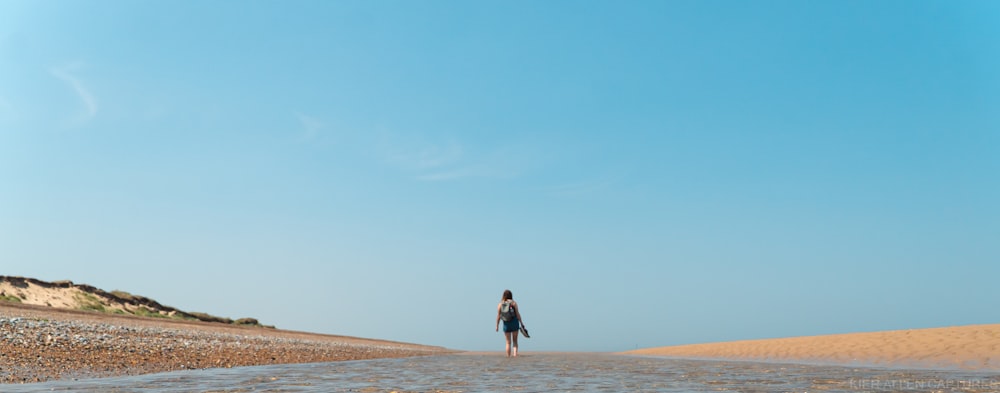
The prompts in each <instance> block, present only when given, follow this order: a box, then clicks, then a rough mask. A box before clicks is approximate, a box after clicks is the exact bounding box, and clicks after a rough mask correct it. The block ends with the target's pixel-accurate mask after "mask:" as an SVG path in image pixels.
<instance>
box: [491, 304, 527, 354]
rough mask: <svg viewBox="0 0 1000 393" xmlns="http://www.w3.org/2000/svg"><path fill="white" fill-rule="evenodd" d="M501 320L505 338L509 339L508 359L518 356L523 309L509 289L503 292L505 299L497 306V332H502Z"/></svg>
mask: <svg viewBox="0 0 1000 393" xmlns="http://www.w3.org/2000/svg"><path fill="white" fill-rule="evenodd" d="M501 320H502V321H503V336H504V337H505V338H506V339H507V357H510V356H517V331H518V329H520V328H521V325H523V324H524V322H522V321H521V308H520V307H518V306H517V302H515V301H514V294H513V293H511V292H510V290H509V289H505V290H504V291H503V298H501V299H500V304H497V329H496V330H497V331H500V321H501ZM512 353H513V355H512Z"/></svg>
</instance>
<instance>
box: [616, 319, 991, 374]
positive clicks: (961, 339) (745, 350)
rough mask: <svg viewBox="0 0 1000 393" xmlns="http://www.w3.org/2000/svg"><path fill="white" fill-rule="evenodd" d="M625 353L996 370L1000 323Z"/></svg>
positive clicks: (765, 340) (647, 349) (750, 341)
mask: <svg viewBox="0 0 1000 393" xmlns="http://www.w3.org/2000/svg"><path fill="white" fill-rule="evenodd" d="M623 353H624V354H629V355H653V356H666V357H675V358H685V359H725V360H747V361H778V362H791V363H817V364H836V365H860V366H885V367H899V368H918V369H962V370H998V369H1000V324H990V325H969V326H954V327H942V328H930V329H913V330H895V331H882V332H867V333H849V334H834V335H824V336H810V337H790V338H777V339H762V340H745V341H732V342H723V343H706V344H692V345H679V346H668V347H658V348H646V349H638V350H633V351H627V352H623Z"/></svg>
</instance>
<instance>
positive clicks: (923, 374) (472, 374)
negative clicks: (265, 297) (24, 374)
mask: <svg viewBox="0 0 1000 393" xmlns="http://www.w3.org/2000/svg"><path fill="white" fill-rule="evenodd" d="M4 389H5V390H4V391H9V392H43V391H44V392H49V391H74V392H133V391H143V392H154V393H163V392H249V391H253V392H393V391H395V392H512V391H513V392H556V391H558V392H704V391H741V392H786V391H796V392H804V391H809V392H813V391H821V392H865V391H868V392H990V391H998V390H1000V376H997V375H996V374H986V373H975V372H945V371H926V370H925V371H908V370H891V369H875V368H849V367H830V366H809V365H792V364H767V363H752V362H713V361H690V360H673V359H663V358H649V357H631V356H620V355H600V354H530V353H529V354H525V356H521V357H518V358H510V359H509V358H506V357H504V356H503V355H502V354H488V355H483V354H459V355H447V356H434V357H421V358H406V359H380V360H365V361H348V362H334V363H314V364H299V365H274V366H260V367H244V368H233V369H209V370H193V371H181V372H171V373H164V374H151V375H143V376H136V377H124V378H108V379H96V380H81V381H58V382H47V383H42V384H34V385H8V386H4Z"/></svg>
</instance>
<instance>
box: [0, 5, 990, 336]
mask: <svg viewBox="0 0 1000 393" xmlns="http://www.w3.org/2000/svg"><path fill="white" fill-rule="evenodd" d="M0 274H7V275H23V276H29V277H36V278H40V279H44V280H59V279H70V280H73V281H76V282H79V283H87V284H91V285H95V286H97V287H100V288H103V289H107V290H113V289H120V290H126V291H129V292H132V293H135V294H139V295H144V296H149V297H152V298H154V299H157V300H159V301H160V302H162V303H164V304H168V305H171V306H175V307H178V308H181V309H185V310H192V311H203V312H209V313H212V314H217V315H224V316H230V317H244V316H252V317H257V318H259V319H260V320H261V321H262V322H264V323H269V324H275V325H277V326H278V327H281V328H286V329H295V330H306V331H315V332H323V333H333V334H347V335H356V336H364V337H375V338H385V339H392V340H401V341H409V342H418V343H425V344H434V345H443V346H447V347H451V348H457V349H470V350H480V349H486V350H502V346H503V339H502V337H501V335H500V334H498V333H496V332H494V326H493V322H494V317H495V311H494V310H495V307H496V304H497V302H498V301H499V298H500V295H501V292H502V291H503V290H504V289H505V288H509V289H511V290H513V292H514V295H515V299H517V300H519V301H520V303H521V304H522V311H523V315H524V317H525V322H527V325H528V327H529V328H531V331H532V334H533V336H534V337H533V338H532V339H531V340H529V341H527V342H526V343H525V346H524V349H525V350H596V351H612V350H626V349H633V348H636V347H651V346H661V345H672V344H685V343H695V342H708V341H721V340H737V339H750V338H765V337H780V336H793V335H815V334H827V333H841V332H852V331H870V330H884V329H904V328H920V327H933V326H948V325H959V324H973V323H995V322H998V321H1000V317H998V316H997V312H996V310H997V306H998V305H1000V297H998V295H997V292H996V287H997V280H998V277H1000V3H998V2H995V1H981V2H974V1H954V2H952V1H933V2H927V1H909V0H908V1H829V2H813V1H788V2H782V1H760V2H746V1H648V2H642V1H629V2H616V1H604V2H596V1H543V2H537V1H499V2H496V1H494V2H463V1H441V2H438V1H317V2H307V1H297V2H279V1H273V2H244V1H211V2H195V1H183V2H137V1H74V2H64V1H55V2H48V1H24V2H20V1H14V2H11V1H5V2H0Z"/></svg>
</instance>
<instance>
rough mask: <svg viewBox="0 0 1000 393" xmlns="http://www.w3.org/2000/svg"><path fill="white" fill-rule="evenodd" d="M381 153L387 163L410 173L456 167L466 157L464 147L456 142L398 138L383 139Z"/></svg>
mask: <svg viewBox="0 0 1000 393" xmlns="http://www.w3.org/2000/svg"><path fill="white" fill-rule="evenodd" d="M379 151H381V154H382V157H383V159H384V160H385V161H386V162H388V163H390V164H392V165H394V166H396V167H398V168H400V169H402V170H405V171H409V172H423V171H427V170H432V169H435V168H442V167H446V166H449V165H455V164H456V163H458V162H459V161H461V159H462V157H463V155H464V149H463V147H462V145H461V144H459V143H458V142H455V141H448V142H444V143H429V142H423V141H420V142H413V141H410V142H401V141H399V140H398V138H390V137H383V138H382V141H381V142H380V147H379Z"/></svg>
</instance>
